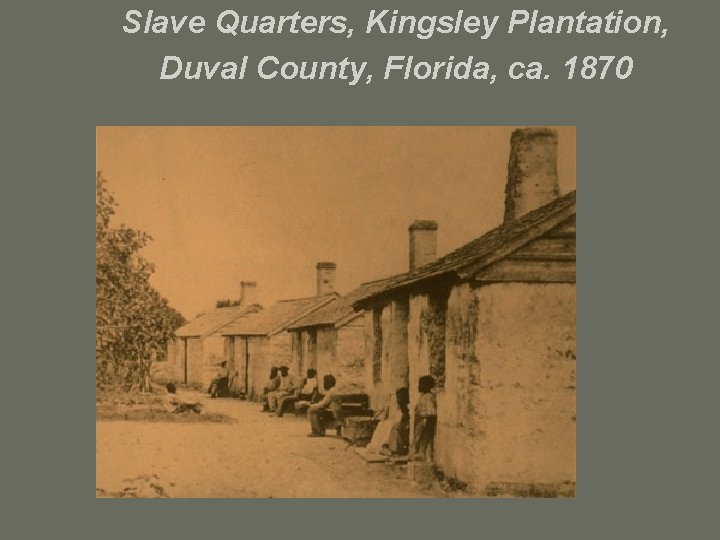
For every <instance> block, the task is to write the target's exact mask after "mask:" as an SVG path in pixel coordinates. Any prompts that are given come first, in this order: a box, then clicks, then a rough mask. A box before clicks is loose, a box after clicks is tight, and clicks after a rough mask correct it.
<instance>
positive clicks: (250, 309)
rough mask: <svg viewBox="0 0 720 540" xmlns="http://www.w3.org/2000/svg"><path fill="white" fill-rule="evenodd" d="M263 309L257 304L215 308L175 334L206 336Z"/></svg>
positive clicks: (180, 335)
mask: <svg viewBox="0 0 720 540" xmlns="http://www.w3.org/2000/svg"><path fill="white" fill-rule="evenodd" d="M261 309H262V308H261V307H260V306H259V305H255V304H252V305H249V306H229V307H223V308H215V309H213V310H212V311H209V312H207V313H203V314H202V315H200V316H198V317H197V318H195V319H193V320H192V321H190V322H189V323H187V324H186V325H184V326H181V327H180V328H178V329H177V330H176V331H175V335H176V336H177V337H205V336H207V335H210V334H212V333H213V332H215V331H217V330H219V329H220V328H222V327H223V326H225V325H226V324H227V323H229V322H232V321H234V320H236V319H239V318H241V317H244V316H246V315H249V314H251V313H256V312H258V311H259V310H261Z"/></svg>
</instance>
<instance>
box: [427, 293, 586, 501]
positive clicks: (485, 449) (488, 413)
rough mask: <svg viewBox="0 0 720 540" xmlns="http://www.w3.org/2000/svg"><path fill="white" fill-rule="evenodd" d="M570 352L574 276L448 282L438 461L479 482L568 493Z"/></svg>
mask: <svg viewBox="0 0 720 540" xmlns="http://www.w3.org/2000/svg"><path fill="white" fill-rule="evenodd" d="M575 354H576V353H575V285H574V284H572V283H494V284H488V285H483V286H476V285H471V284H469V283H464V284H461V285H458V286H456V287H455V288H453V290H452V292H451V295H450V299H449V302H448V319H447V329H446V382H445V388H444V389H441V390H440V391H439V392H438V395H437V398H438V433H437V438H436V462H437V464H438V466H439V467H440V468H441V469H442V470H443V471H444V472H445V474H447V475H448V476H451V477H455V478H457V479H460V480H463V481H465V482H468V483H470V484H471V485H473V487H475V488H476V489H479V490H483V489H486V490H491V489H499V490H500V491H502V492H510V493H520V494H522V493H527V492H528V490H532V489H533V487H535V488H537V487H538V486H541V487H542V488H543V489H545V488H547V489H549V490H551V491H552V490H556V491H562V490H571V491H572V492H574V485H575V368H576V360H575Z"/></svg>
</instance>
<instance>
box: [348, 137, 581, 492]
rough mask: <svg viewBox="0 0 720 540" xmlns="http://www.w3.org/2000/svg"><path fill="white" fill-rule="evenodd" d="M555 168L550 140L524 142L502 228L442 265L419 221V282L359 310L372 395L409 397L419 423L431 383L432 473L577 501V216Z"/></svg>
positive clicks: (518, 145) (413, 248)
mask: <svg viewBox="0 0 720 540" xmlns="http://www.w3.org/2000/svg"><path fill="white" fill-rule="evenodd" d="M556 159H557V137H556V134H555V133H554V132H553V131H550V130H546V129H525V130H517V131H516V132H515V133H514V134H513V136H512V140H511V156H510V163H509V167H508V182H507V186H506V205H505V221H504V223H503V224H502V225H500V226H499V227H497V228H495V229H493V230H491V231H489V232H488V233H486V234H484V235H482V236H481V237H479V238H477V239H475V240H473V241H471V242H469V243H468V244H466V245H464V246H462V247H460V248H459V249H457V250H455V251H453V252H451V253H449V254H448V255H446V256H444V257H441V258H439V259H435V258H434V251H435V238H436V231H437V226H436V225H434V224H433V222H416V223H415V224H413V225H412V226H411V227H410V256H411V257H410V258H411V260H410V270H409V272H408V273H406V274H402V275H399V276H394V277H393V278H390V279H389V280H387V281H386V285H385V286H384V287H383V288H381V289H380V290H376V291H374V292H372V293H371V294H369V295H366V296H365V297H363V298H360V299H359V300H358V301H356V302H355V304H354V307H355V308H356V309H362V310H365V312H366V313H367V314H368V315H367V318H368V320H369V323H368V332H369V334H370V338H369V346H368V350H367V358H366V366H367V369H368V371H369V373H370V374H371V377H372V381H373V387H374V393H373V395H374V396H376V399H377V396H385V395H389V394H390V393H392V392H393V391H394V389H395V388H397V387H400V386H405V385H407V386H409V387H410V390H411V410H412V407H413V406H414V404H415V403H416V401H417V397H418V395H417V380H418V377H420V376H421V375H425V374H430V375H432V376H433V377H434V378H435V380H436V381H437V388H436V392H437V393H436V397H437V408H438V413H437V414H438V426H437V432H436V438H435V464H436V465H437V466H438V467H439V468H440V469H441V470H442V471H443V472H444V473H445V474H446V475H447V476H448V477H451V478H455V479H458V480H461V481H463V482H467V483H468V484H470V485H471V486H472V487H473V488H475V489H478V490H480V491H483V490H485V491H486V492H488V493H503V492H508V493H527V492H528V490H529V489H530V490H532V489H541V490H544V492H546V493H560V494H563V493H564V494H568V493H569V494H574V489H575V367H576V343H575V294H576V263H575V253H576V248H575V246H576V244H575V235H576V228H575V219H576V208H575V192H574V191H573V192H571V193H568V194H566V195H564V196H562V197H560V196H559V188H558V179H557V166H556ZM418 255H420V256H419V257H418ZM428 259H430V261H428ZM373 407H377V405H376V404H373Z"/></svg>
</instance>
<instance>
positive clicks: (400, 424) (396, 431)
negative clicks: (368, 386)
mask: <svg viewBox="0 0 720 540" xmlns="http://www.w3.org/2000/svg"><path fill="white" fill-rule="evenodd" d="M409 404H410V392H409V389H408V388H407V386H403V387H402V388H398V389H397V391H396V392H395V399H394V401H390V403H389V404H388V406H387V407H385V408H383V409H382V410H381V411H380V412H378V413H377V414H376V415H375V419H376V420H379V421H380V422H379V423H378V425H377V426H376V427H375V431H374V432H373V436H372V439H371V440H370V443H369V444H368V445H367V449H368V451H370V452H374V453H376V454H385V455H405V454H407V453H408V446H409V439H410V411H409V409H408V405H409Z"/></svg>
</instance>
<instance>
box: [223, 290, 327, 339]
mask: <svg viewBox="0 0 720 540" xmlns="http://www.w3.org/2000/svg"><path fill="white" fill-rule="evenodd" d="M336 299H337V295H334V294H332V295H327V296H312V297H310V298H298V299H295V300H280V301H279V302H277V303H276V304H273V305H272V306H270V307H269V308H267V309H263V310H262V311H260V312H258V313H255V314H252V315H249V316H248V317H243V318H242V319H239V320H237V321H233V322H230V323H229V324H226V325H225V326H224V327H223V328H221V330H220V333H221V334H222V335H224V336H271V335H273V334H276V333H277V332H280V331H282V330H285V329H286V328H287V327H288V326H289V325H291V324H293V323H294V322H295V321H297V320H298V319H299V318H301V317H303V316H305V315H308V314H309V313H312V312H314V311H315V310H316V309H318V308H320V307H322V306H324V305H326V304H328V303H330V302H333V301H335V300H336Z"/></svg>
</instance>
